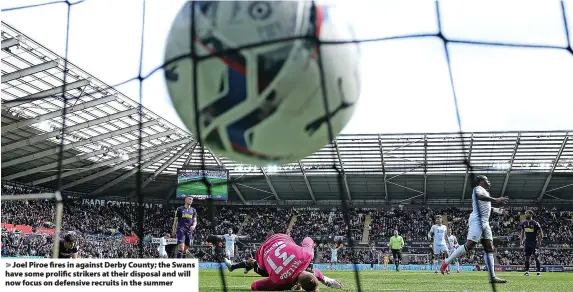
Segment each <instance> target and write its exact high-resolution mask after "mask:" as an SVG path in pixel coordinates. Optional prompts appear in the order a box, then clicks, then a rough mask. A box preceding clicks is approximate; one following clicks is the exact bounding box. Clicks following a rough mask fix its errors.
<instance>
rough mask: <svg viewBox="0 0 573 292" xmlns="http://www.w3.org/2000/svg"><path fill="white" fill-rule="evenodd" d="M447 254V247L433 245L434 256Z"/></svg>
mask: <svg viewBox="0 0 573 292" xmlns="http://www.w3.org/2000/svg"><path fill="white" fill-rule="evenodd" d="M444 252H448V247H447V246H446V245H444V244H434V255H441V254H443V253H444Z"/></svg>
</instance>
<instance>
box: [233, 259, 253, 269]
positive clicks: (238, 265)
mask: <svg viewBox="0 0 573 292" xmlns="http://www.w3.org/2000/svg"><path fill="white" fill-rule="evenodd" d="M248 267H249V265H248V264H247V261H242V262H240V263H236V264H232V265H231V270H235V269H246V268H248Z"/></svg>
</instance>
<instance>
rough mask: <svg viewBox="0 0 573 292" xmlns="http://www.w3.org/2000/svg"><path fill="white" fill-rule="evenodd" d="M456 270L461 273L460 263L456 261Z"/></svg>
mask: <svg viewBox="0 0 573 292" xmlns="http://www.w3.org/2000/svg"><path fill="white" fill-rule="evenodd" d="M456 269H457V270H458V272H459V271H460V261H456Z"/></svg>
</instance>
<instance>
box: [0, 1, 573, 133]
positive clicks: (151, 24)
mask: <svg viewBox="0 0 573 292" xmlns="http://www.w3.org/2000/svg"><path fill="white" fill-rule="evenodd" d="M41 2H44V1H31V0H4V1H2V2H1V4H0V5H2V8H7V7H15V6H20V5H26V4H36V3H41ZM184 2H185V1H184V0H169V1H165V0H148V1H147V13H146V19H145V21H146V22H145V25H146V32H145V43H144V46H145V51H144V56H143V72H144V73H145V72H149V71H150V70H151V69H153V68H155V67H157V66H158V65H160V64H161V62H162V60H163V50H164V44H165V39H166V37H167V32H168V30H169V28H170V25H171V21H172V19H173V18H174V17H175V15H176V13H177V11H178V10H179V9H180V7H181V6H182V5H183V3H184ZM330 2H336V3H337V5H339V6H341V8H343V10H344V11H346V13H347V16H348V18H350V19H351V21H352V22H353V24H354V27H355V30H356V33H357V35H358V36H357V37H358V38H374V37H385V36H395V35H404V34H417V33H433V32H435V31H436V30H437V25H436V13H435V6H434V1H430V0H428V1H426V0H410V1H404V0H399V1H398V0H393V1H386V0H371V1H362V0H352V1H343V0H339V1H336V0H330ZM565 4H566V14H567V15H568V17H569V30H570V31H573V0H566V1H565ZM440 6H441V8H442V9H441V11H442V19H443V29H444V35H445V36H446V37H448V38H456V39H466V40H476V41H479V40H482V41H502V42H512V43H527V44H543V45H554V46H564V45H565V44H566V38H565V29H564V24H563V20H562V17H561V10H560V7H561V5H560V1H557V0H536V1H534V0H525V1H518V0H511V1H510V0H499V1H492V0H488V1H474V0H471V1H470V0H468V1H461V0H457V1H456V0H448V1H440ZM141 12H142V1H140V0H121V1H120V0H97V1H96V0H88V1H86V2H84V3H81V4H78V5H75V6H73V8H72V10H71V28H70V44H69V55H68V58H69V60H70V61H71V62H73V63H74V64H76V65H77V66H79V67H81V68H83V69H84V70H86V71H87V72H90V73H91V74H92V75H94V76H96V77H97V78H99V79H101V80H103V81H105V82H107V83H109V84H115V83H119V82H121V81H124V80H126V79H129V78H132V77H134V76H137V72H138V64H139V46H140V33H141V15H142V14H141ZM66 13H67V10H66V5H65V4H57V5H51V6H44V7H38V8H30V9H25V10H19V11H10V12H3V13H2V16H1V17H2V20H3V21H5V22H7V23H9V24H10V25H13V26H14V27H15V28H16V29H18V30H20V31H22V32H23V33H25V34H26V35H28V36H29V37H31V38H33V39H35V40H36V41H38V42H39V43H41V44H42V45H44V46H46V47H48V48H50V49H51V50H53V51H55V52H56V53H58V54H62V55H63V53H64V46H65V32H66ZM572 42H573V40H572ZM450 48H451V50H450V53H451V58H452V68H453V72H454V82H455V84H456V91H457V94H458V100H459V109H460V114H461V118H462V125H463V130H464V131H503V130H565V129H573V118H572V116H573V55H571V54H570V53H569V52H567V51H565V50H540V49H523V48H502V47H487V46H475V45H473V46H470V45H462V44H453V45H451V46H450ZM362 54H363V55H362V58H363V60H362V61H363V64H362V78H363V84H362V85H363V87H362V94H361V97H360V102H359V103H358V106H357V109H356V112H355V115H354V117H353V119H352V120H351V121H350V122H349V124H348V125H347V127H346V128H345V129H344V130H343V133H348V134H355V133H410V132H418V133H419V132H450V131H457V129H458V126H457V122H456V115H455V107H454V102H453V97H452V90H451V87H450V83H449V76H448V71H447V65H446V64H447V63H446V61H445V55H444V50H443V44H442V42H441V41H440V40H439V39H436V38H421V39H410V40H393V41H384V42H378V43H368V44H363V45H362ZM118 90H120V91H122V92H123V93H125V94H126V95H127V96H129V97H131V98H134V99H138V84H137V82H131V83H128V84H126V85H122V86H120V87H118ZM143 90H144V96H143V103H144V105H145V106H146V107H148V108H150V109H152V110H154V111H155V112H156V113H157V114H159V115H161V116H163V117H164V118H166V119H168V120H170V121H172V122H174V123H175V124H178V125H181V122H180V121H179V119H178V118H177V115H176V113H175V111H174V110H173V108H172V105H171V103H170V100H169V97H168V96H167V92H166V89H165V86H164V82H163V79H162V74H155V75H152V76H151V77H150V78H149V79H147V80H145V82H144V87H143Z"/></svg>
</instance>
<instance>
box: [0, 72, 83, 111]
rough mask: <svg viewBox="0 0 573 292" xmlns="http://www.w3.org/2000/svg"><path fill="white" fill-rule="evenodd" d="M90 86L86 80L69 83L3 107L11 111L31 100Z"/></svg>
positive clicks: (21, 98)
mask: <svg viewBox="0 0 573 292" xmlns="http://www.w3.org/2000/svg"><path fill="white" fill-rule="evenodd" d="M88 84H90V82H89V81H88V80H86V79H83V80H78V81H75V82H72V83H68V84H66V85H65V86H64V85H62V86H57V87H54V88H50V89H48V90H44V91H40V92H37V93H34V94H30V95H28V96H24V97H20V98H17V99H14V100H11V101H10V102H9V103H5V104H3V105H2V106H3V107H4V108H5V109H9V108H12V107H15V106H19V105H22V104H25V103H28V102H30V101H31V100H36V99H41V98H44V97H48V96H52V95H56V94H60V93H64V90H65V91H69V90H72V89H76V88H79V87H82V86H86V85H88Z"/></svg>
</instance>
